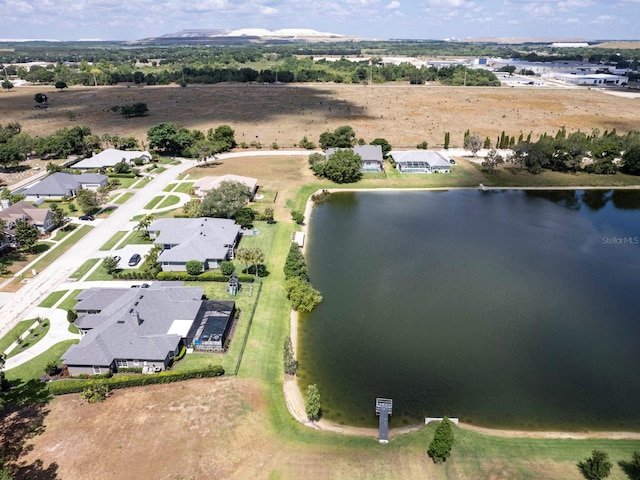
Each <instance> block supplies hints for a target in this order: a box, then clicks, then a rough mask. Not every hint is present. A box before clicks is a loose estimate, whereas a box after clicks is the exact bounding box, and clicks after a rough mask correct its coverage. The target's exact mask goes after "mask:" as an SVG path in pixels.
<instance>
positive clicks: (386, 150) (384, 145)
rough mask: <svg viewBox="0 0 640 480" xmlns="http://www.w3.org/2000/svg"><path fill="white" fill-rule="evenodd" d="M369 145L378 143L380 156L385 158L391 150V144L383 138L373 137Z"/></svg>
mask: <svg viewBox="0 0 640 480" xmlns="http://www.w3.org/2000/svg"><path fill="white" fill-rule="evenodd" d="M369 145H380V146H381V147H382V158H387V156H388V155H389V152H390V151H391V150H392V147H391V144H390V143H389V142H388V141H387V140H386V139H384V138H374V139H373V140H372V141H371V143H370V144H369Z"/></svg>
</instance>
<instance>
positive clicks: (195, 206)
mask: <svg viewBox="0 0 640 480" xmlns="http://www.w3.org/2000/svg"><path fill="white" fill-rule="evenodd" d="M201 206H202V201H201V200H189V201H188V202H187V203H185V204H184V205H183V206H182V211H183V212H184V214H185V215H186V216H187V217H189V218H198V217H202V211H201V210H202V209H201Z"/></svg>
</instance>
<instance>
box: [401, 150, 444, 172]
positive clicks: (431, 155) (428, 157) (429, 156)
mask: <svg viewBox="0 0 640 480" xmlns="http://www.w3.org/2000/svg"><path fill="white" fill-rule="evenodd" d="M389 155H391V157H393V161H394V162H396V163H400V164H402V163H417V162H426V163H428V164H429V166H430V167H431V168H433V167H448V168H451V163H450V162H449V161H448V160H447V159H446V158H444V157H443V156H442V155H441V154H440V153H438V152H435V151H433V150H404V151H392V152H389Z"/></svg>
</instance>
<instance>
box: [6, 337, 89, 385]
mask: <svg viewBox="0 0 640 480" xmlns="http://www.w3.org/2000/svg"><path fill="white" fill-rule="evenodd" d="M74 343H78V340H65V341H63V342H60V343H56V344H55V345H53V346H52V347H51V348H50V349H49V350H47V351H46V352H44V353H41V354H40V355H38V356H37V357H35V358H33V359H31V360H29V361H28V362H25V363H23V364H22V365H19V366H17V367H15V368H12V369H10V370H6V377H7V380H9V381H13V380H18V379H20V380H22V381H23V382H27V381H29V380H37V379H39V378H40V377H41V376H42V375H43V374H44V369H45V367H46V366H47V364H48V363H50V362H57V363H58V364H60V358H61V357H62V355H63V354H64V352H66V351H67V349H68V348H69V347H70V346H71V345H73V344H74Z"/></svg>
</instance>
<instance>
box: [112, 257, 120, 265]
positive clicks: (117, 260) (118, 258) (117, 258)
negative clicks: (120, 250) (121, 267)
mask: <svg viewBox="0 0 640 480" xmlns="http://www.w3.org/2000/svg"><path fill="white" fill-rule="evenodd" d="M113 258H115V259H116V262H118V263H120V255H116V256H114V257H113Z"/></svg>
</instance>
